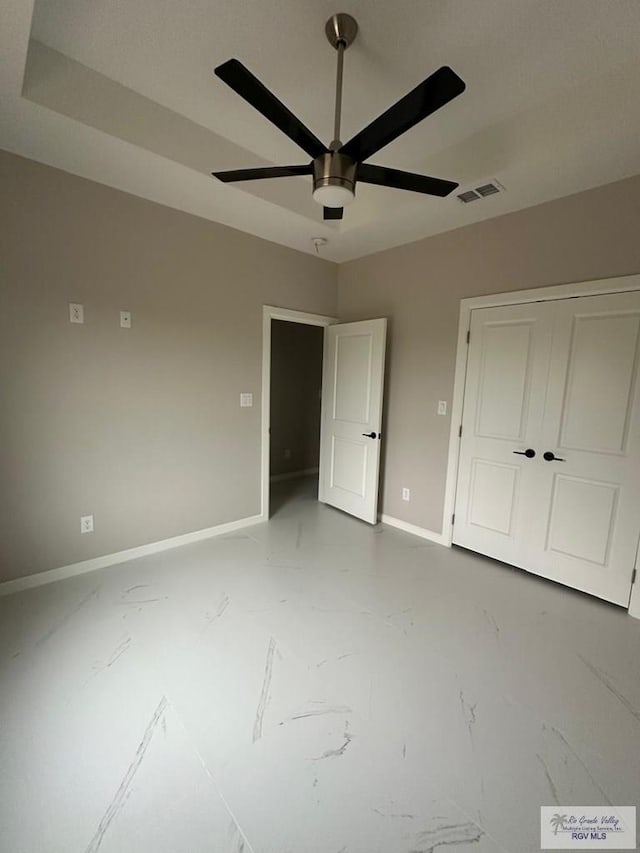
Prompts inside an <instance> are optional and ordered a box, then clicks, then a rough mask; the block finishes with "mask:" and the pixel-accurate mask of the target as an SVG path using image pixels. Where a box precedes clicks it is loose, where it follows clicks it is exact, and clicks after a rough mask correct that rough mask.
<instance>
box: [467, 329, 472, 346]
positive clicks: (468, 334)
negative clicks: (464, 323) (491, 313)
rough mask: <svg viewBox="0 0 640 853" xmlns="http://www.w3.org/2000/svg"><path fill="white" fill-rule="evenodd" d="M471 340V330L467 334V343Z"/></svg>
mask: <svg viewBox="0 0 640 853" xmlns="http://www.w3.org/2000/svg"><path fill="white" fill-rule="evenodd" d="M470 340H471V329H469V331H468V332H467V343H469V341H470Z"/></svg>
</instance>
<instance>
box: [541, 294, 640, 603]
mask: <svg viewBox="0 0 640 853" xmlns="http://www.w3.org/2000/svg"><path fill="white" fill-rule="evenodd" d="M553 304H554V305H555V313H556V316H555V328H554V344H553V353H552V358H551V369H550V371H549V383H548V389H547V414H546V417H545V419H544V427H543V432H542V435H541V442H540V450H541V454H540V458H539V465H540V468H541V469H543V471H544V479H543V483H542V493H541V494H540V496H539V499H538V500H539V503H540V507H541V508H543V511H541V512H538V513H536V514H535V515H534V516H533V517H532V519H531V535H532V539H533V542H534V543H535V552H534V553H533V555H532V558H533V566H534V571H536V572H537V573H538V574H541V575H544V576H545V577H548V578H551V579H553V580H555V581H559V582H560V583H564V584H567V585H568V586H572V587H575V588H576V589H580V590H583V591H585V592H589V593H592V594H593V595H597V596H598V597H600V598H604V599H606V600H607V601H612V602H614V603H616V604H622V605H625V606H627V605H628V602H629V595H630V592H631V576H632V573H633V566H634V563H635V557H636V549H637V547H638V535H639V532H640V389H639V387H638V358H639V351H640V293H637V292H636V293H617V294H612V295H607V296H589V297H584V298H581V299H567V300H562V301H560V302H556V303H553ZM545 452H546V453H547V454H553V455H554V457H556V458H555V459H552V460H550V461H545V459H544V456H543V454H544V453H545ZM560 460H562V461H560Z"/></svg>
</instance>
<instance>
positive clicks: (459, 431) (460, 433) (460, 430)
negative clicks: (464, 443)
mask: <svg viewBox="0 0 640 853" xmlns="http://www.w3.org/2000/svg"><path fill="white" fill-rule="evenodd" d="M461 436H462V424H460V429H459V430H458V438H461Z"/></svg>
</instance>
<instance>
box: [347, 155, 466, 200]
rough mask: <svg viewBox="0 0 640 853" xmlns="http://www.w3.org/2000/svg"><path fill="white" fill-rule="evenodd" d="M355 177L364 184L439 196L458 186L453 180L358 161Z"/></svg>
mask: <svg viewBox="0 0 640 853" xmlns="http://www.w3.org/2000/svg"><path fill="white" fill-rule="evenodd" d="M356 178H357V180H358V181H363V182H364V183H365V184H379V186H381V187H395V188H396V189H398V190H410V191H411V192H414V193H426V194H427V195H437V196H440V197H441V198H444V196H446V195H449V193H451V192H453V190H455V189H456V187H457V186H458V184H457V183H456V182H455V181H445V180H443V179H442V178H430V177H429V176H428V175H414V174H413V172H401V171H400V170H399V169H387V167H386V166H372V165H370V164H369V163H360V165H359V166H358V167H357V170H356Z"/></svg>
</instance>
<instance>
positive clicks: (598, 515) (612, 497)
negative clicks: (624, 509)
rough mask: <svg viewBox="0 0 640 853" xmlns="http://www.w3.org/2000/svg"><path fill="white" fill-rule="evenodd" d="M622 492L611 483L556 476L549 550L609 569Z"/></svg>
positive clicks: (548, 541)
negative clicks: (608, 562) (607, 566)
mask: <svg viewBox="0 0 640 853" xmlns="http://www.w3.org/2000/svg"><path fill="white" fill-rule="evenodd" d="M618 491H619V489H618V487H617V486H614V485H612V484H611V483H599V482H597V481H596V480H584V479H580V478H578V477H567V476H566V475H564V474H555V475H554V480H553V486H552V493H551V507H550V509H549V521H548V535H547V544H546V548H547V550H548V551H552V552H556V553H557V554H564V555H565V556H568V557H576V558H577V559H579V560H586V561H587V562H589V563H594V564H595V565H598V566H605V565H606V564H607V557H608V554H609V546H610V544H611V534H612V532H613V529H614V526H615V511H616V504H617V499H618ZM578 510H579V511H578Z"/></svg>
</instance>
